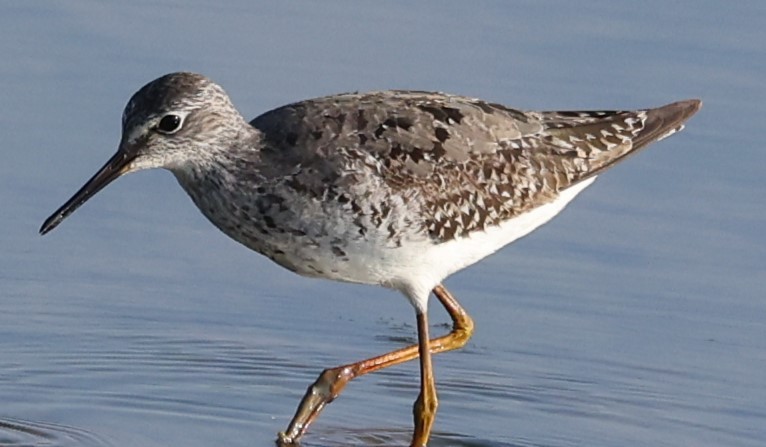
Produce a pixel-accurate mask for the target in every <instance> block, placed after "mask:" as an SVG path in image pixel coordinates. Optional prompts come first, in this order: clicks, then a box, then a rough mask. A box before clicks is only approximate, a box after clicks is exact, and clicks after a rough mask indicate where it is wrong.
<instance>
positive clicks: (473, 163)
mask: <svg viewBox="0 0 766 447" xmlns="http://www.w3.org/2000/svg"><path fill="white" fill-rule="evenodd" d="M698 108H699V102H698V101H686V102H680V103H675V104H670V105H668V106H665V107H661V108H658V109H652V110H640V111H635V112H625V111H603V112H522V111H519V110H515V109H510V108H507V107H504V106H501V105H498V104H492V103H487V102H484V101H480V100H477V99H472V98H466V97H461V96H451V95H444V94H439V93H428V92H405V91H387V92H376V93H367V94H346V95H338V96H333V97H326V98H319V99H316V100H310V101H304V102H301V103H296V104H292V105H289V106H285V107H282V108H280V109H276V110H274V111H271V112H268V113H266V114H264V115H262V116H260V117H258V118H256V119H255V120H254V121H253V122H252V124H253V126H255V127H257V128H259V129H261V130H262V131H263V132H264V135H266V137H267V138H268V139H269V140H270V144H269V145H268V146H269V147H270V148H271V150H272V153H270V154H265V155H266V156H268V157H270V164H271V165H272V166H275V167H278V166H282V167H281V168H277V169H285V170H287V169H289V168H290V166H294V165H295V163H296V160H297V161H298V162H299V163H300V164H301V165H303V166H312V167H313V169H314V170H318V171H320V172H322V173H323V175H322V176H320V177H321V178H322V182H321V183H320V184H317V185H316V192H317V193H319V192H320V191H322V190H323V189H326V188H325V187H326V186H327V185H328V184H331V183H333V182H335V181H336V180H338V179H339V178H342V177H343V175H341V174H342V173H343V171H344V170H346V169H350V168H349V162H350V161H352V162H353V160H363V162H364V163H366V165H365V166H366V167H367V168H368V169H369V170H370V172H372V173H374V174H375V175H378V176H380V177H381V178H382V179H383V182H384V184H385V185H387V187H388V188H391V189H392V190H396V191H397V192H400V193H401V195H403V196H406V197H409V198H411V200H416V201H419V203H420V205H421V209H422V212H421V214H422V215H423V216H426V218H425V219H424V221H423V222H422V223H421V224H422V225H424V226H425V227H426V228H427V230H428V231H429V233H430V234H431V235H432V237H434V238H435V239H437V240H441V241H444V240H449V239H452V238H455V237H459V236H464V235H467V234H469V233H470V232H472V231H475V230H479V229H483V228H486V227H487V226H490V225H494V224H497V223H499V222H501V221H503V220H506V219H509V218H511V217H514V216H517V215H519V214H521V213H524V212H526V211H529V210H530V209H532V208H535V207H537V206H540V205H542V204H544V203H548V202H550V201H551V200H553V199H555V197H556V196H557V195H558V193H559V192H560V191H562V190H563V189H566V188H567V187H569V186H571V185H573V184H575V183H577V182H579V181H581V180H584V179H586V178H588V177H591V176H593V175H596V174H597V173H599V172H601V171H602V170H603V169H606V168H607V167H609V166H611V165H613V164H614V163H616V162H617V161H619V160H621V159H623V158H624V157H625V156H626V155H628V154H630V153H633V152H635V150H636V149H638V148H640V147H642V146H645V145H646V144H648V143H650V142H651V141H654V140H656V139H659V138H661V137H664V136H666V135H668V134H670V133H672V132H673V131H675V130H678V129H679V128H680V126H681V125H682V123H683V121H685V120H686V119H688V118H689V117H690V116H691V115H692V114H693V113H694V112H696V110H697V109H698ZM307 177H308V176H307ZM311 177H313V178H315V179H316V178H317V176H316V175H315V173H312V175H311Z"/></svg>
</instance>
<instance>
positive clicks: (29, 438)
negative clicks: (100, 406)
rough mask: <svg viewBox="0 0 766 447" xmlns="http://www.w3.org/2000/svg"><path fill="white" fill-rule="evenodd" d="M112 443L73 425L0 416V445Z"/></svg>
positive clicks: (80, 446) (85, 446)
mask: <svg viewBox="0 0 766 447" xmlns="http://www.w3.org/2000/svg"><path fill="white" fill-rule="evenodd" d="M112 445H113V444H111V443H109V442H108V441H106V440H104V439H103V438H101V437H99V436H98V435H95V434H93V433H90V432H87V431H85V430H82V429H79V428H75V427H69V426H66V425H57V424H48V423H45V422H31V421H23V420H19V419H9V418H0V446H3V447H21V446H24V447H33V446H46V447H68V446H78V447H89V446H99V447H104V446H112Z"/></svg>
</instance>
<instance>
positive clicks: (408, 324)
mask: <svg viewBox="0 0 766 447" xmlns="http://www.w3.org/2000/svg"><path fill="white" fill-rule="evenodd" d="M2 10H3V13H2V14H0V37H2V39H0V52H1V53H0V54H3V56H4V57H3V58H2V60H1V62H0V79H2V81H3V88H2V104H3V108H2V111H0V116H1V117H2V119H0V134H1V135H3V145H2V147H3V161H2V163H0V208H1V209H2V210H3V213H2V219H1V220H0V225H2V226H1V227H0V228H1V229H2V231H0V253H2V254H3V256H0V445H3V446H22V445H23V446H30V445H33V446H42V445H54V446H75V445H76V446H83V445H84V446H132V445H136V446H139V445H140V446H167V445H185V446H208V445H231V446H238V445H242V446H244V445H247V446H252V445H273V444H272V442H273V439H274V438H275V434H276V432H277V431H279V430H283V429H284V428H285V427H286V424H287V422H288V421H289V419H290V417H291V416H292V413H293V411H294V409H295V406H296V405H297V403H298V401H299V399H300V397H301V396H302V394H303V392H304V390H305V387H306V386H307V385H308V384H309V383H310V382H311V381H313V380H314V379H315V377H316V375H317V374H318V373H319V372H320V371H321V369H322V368H324V367H328V366H335V365H338V364H342V363H345V362H349V361H353V360H358V359H362V358H364V357H366V356H370V355H373V354H379V353H382V352H385V351H388V350H391V349H395V348H399V347H401V346H403V345H405V344H407V343H411V342H413V341H414V318H413V314H412V311H411V309H410V308H409V306H408V305H407V304H406V301H405V300H404V299H402V298H401V297H399V296H397V295H396V294H395V293H393V292H390V291H386V290H378V289H375V288H369V287H362V286H352V285H344V284H337V283H331V282H327V281H318V280H308V279H304V278H300V277H296V276H295V275H293V274H291V273H289V272H286V271H283V270H282V269H280V268H279V267H277V266H275V265H273V264H271V263H270V262H269V261H268V260H266V259H264V258H262V257H260V256H258V255H256V254H254V253H251V252H249V251H247V250H246V249H244V248H243V247H240V246H239V245H237V244H236V243H234V242H232V241H229V240H228V239H227V238H226V237H225V236H223V235H222V234H219V233H218V232H217V231H216V230H215V229H214V228H212V227H211V226H210V225H209V224H208V223H207V222H206V221H205V220H204V218H203V217H202V216H201V215H200V214H199V213H198V211H197V210H196V209H195V208H194V207H193V206H192V205H191V203H190V201H189V199H188V198H187V197H186V196H185V195H184V194H183V192H182V191H181V190H180V188H179V187H178V186H177V185H176V184H175V181H174V180H173V178H172V176H170V175H169V174H168V173H166V172H159V171H155V172H144V173H140V174H136V175H132V176H128V177H126V178H124V179H120V180H119V181H118V182H116V183H115V184H114V185H112V186H110V187H109V188H107V189H106V190H105V191H103V192H101V193H100V194H99V195H98V196H97V197H96V198H95V199H93V200H92V201H91V202H90V203H88V204H87V205H86V206H84V207H83V208H82V209H80V210H79V211H78V212H77V213H76V214H75V215H73V216H72V217H70V218H69V219H68V220H67V221H66V222H65V223H64V224H63V225H62V226H61V227H60V228H58V229H56V231H55V232H54V233H52V234H50V235H48V236H46V237H44V238H41V237H39V236H38V235H37V234H36V231H37V228H38V227H39V225H40V223H41V222H42V220H43V219H44V218H45V217H46V216H47V215H48V214H49V213H50V212H52V211H53V210H54V209H55V208H56V207H57V206H59V205H60V204H61V203H63V201H64V200H65V199H66V198H68V197H69V196H70V195H71V194H72V193H73V192H74V191H75V190H76V188H78V187H79V186H80V185H81V184H82V182H84V181H85V180H86V179H87V178H88V177H89V176H90V175H91V174H92V173H94V172H95V170H96V169H97V168H98V167H100V166H101V164H102V163H103V162H104V161H105V160H106V159H107V158H108V157H109V156H110V155H111V154H112V152H113V150H114V149H115V148H116V144H117V141H118V138H119V120H120V114H121V112H122V107H123V106H124V104H125V102H126V101H127V99H128V98H129V96H130V95H131V94H132V93H133V92H134V91H135V90H136V89H137V88H138V87H140V86H141V85H143V84H144V83H145V82H147V81H149V80H151V79H153V78H155V77H157V76H159V75H161V74H164V73H166V72H169V71H175V70H179V69H189V70H194V71H198V72H202V73H205V74H207V75H209V76H211V77H212V78H213V79H215V80H217V81H218V82H219V83H221V84H222V85H224V86H225V88H226V89H227V90H228V91H229V93H230V95H231V96H232V98H233V100H234V102H235V104H237V105H238V107H239V108H240V110H241V111H242V112H243V113H244V114H245V115H246V116H249V117H253V116H255V115H257V114H258V113H260V112H263V111H265V110H268V109H269V108H271V107H274V106H277V105H280V104H283V103H286V102H289V101H293V100H297V99H302V98H306V97H312V96H319V95H323V94H328V93H333V92H339V91H347V90H356V89H361V90H365V89H380V88H419V89H437V90H444V91H450V92H455V93H462V94H468V95H474V96H480V97H483V98H486V99H489V100H493V101H497V102H502V103H507V104H509V105H514V106H518V107H526V108H540V109H542V108H565V109H572V108H580V107H593V108H611V107H639V106H653V105H660V104H663V103H665V102H669V101H672V100H676V99H682V98H686V97H701V98H702V99H703V100H704V101H705V107H704V109H703V110H702V112H700V114H699V115H698V116H696V117H695V118H694V119H693V120H692V121H691V122H690V124H689V126H688V129H687V130H686V131H684V132H683V133H681V134H680V135H677V136H674V137H673V138H671V139H669V140H667V141H665V142H662V143H660V144H658V145H656V146H655V147H654V148H653V149H651V150H649V151H647V152H645V153H644V154H642V155H640V156H638V157H636V158H633V159H631V160H630V161H628V162H627V163H625V164H624V165H620V166H619V167H617V168H615V169H614V170H612V171H610V172H609V173H607V174H605V175H603V176H602V178H601V179H600V180H599V181H598V182H596V184H595V185H594V186H593V187H591V188H589V190H587V191H586V192H585V193H583V195H582V196H581V197H580V198H578V199H577V200H575V203H573V205H572V206H571V207H570V208H569V209H568V210H567V211H566V212H564V213H563V214H562V215H561V216H560V217H558V218H557V219H556V220H555V221H554V222H552V223H551V224H549V225H547V226H546V227H544V228H543V229H541V230H539V231H538V232H536V233H535V234H534V235H533V236H531V237H528V238H526V239H524V240H522V241H519V242H518V243H516V244H514V245H513V247H511V248H508V249H506V250H503V251H502V252H501V253H499V254H498V255H496V256H493V257H491V258H490V259H488V260H486V261H484V262H482V263H481V264H479V265H478V266H476V267H474V268H471V269H469V270H467V271H464V272H461V273H460V274H457V275H455V276H454V277H452V278H450V279H449V280H448V281H447V286H448V287H450V289H451V290H452V291H453V292H454V293H455V295H456V296H457V297H458V298H459V299H461V301H462V303H463V304H464V305H465V307H466V308H467V309H468V310H469V311H470V312H471V314H472V315H473V317H474V318H475V320H476V323H477V331H476V335H475V337H474V338H473V339H472V340H471V342H470V343H469V345H468V346H467V347H466V348H465V349H464V350H462V351H460V352H456V353H448V354H444V355H440V356H437V357H435V367H436V375H437V383H438V389H439V392H440V397H441V407H440V409H439V414H438V417H437V422H436V426H435V434H434V439H433V442H432V445H434V446H455V445H457V446H492V447H500V446H551V447H553V446H557V447H558V446H585V445H587V446H622V445H630V446H653V447H657V446H678V445H694V446H720V445H726V446H761V445H763V443H764V439H766V428H764V427H766V404H764V402H766V374H764V373H763V371H765V370H766V318H765V317H766V300H764V292H763V291H764V290H766V280H765V278H764V266H765V265H766V249H764V247H765V246H766V244H765V243H764V242H766V238H764V235H763V234H764V233H763V227H764V224H765V223H766V209H765V208H764V205H763V203H764V202H763V197H764V196H766V183H764V181H763V177H762V170H763V166H764V165H766V156H765V155H764V151H763V142H762V132H761V130H760V129H761V128H762V127H763V123H762V121H763V120H762V117H763V104H764V103H766V94H765V93H766V90H764V88H763V79H764V75H766V64H764V61H765V60H766V54H765V53H766V51H764V44H763V43H764V42H766V31H764V28H763V26H762V24H763V23H766V7H764V6H763V4H762V3H761V2H757V1H750V2H737V3H731V4H726V5H724V4H721V3H718V2H693V3H692V2H689V3H686V4H684V3H682V2H677V3H666V2H659V1H650V2H644V3H641V4H627V3H618V2H606V1H604V2H587V3H586V2H578V3H571V4H570V3H546V4H542V3H538V2H514V3H513V4H511V3H507V2H486V3H482V4H480V5H479V4H474V3H468V2H465V4H459V3H457V2H455V3H452V4H445V3H438V4H436V3H428V2H423V3H418V4H405V3H390V2H389V3H385V4H373V3H364V4H361V3H357V2H334V3H327V2H323V3H313V2H281V3H279V4H278V5H277V4H274V3H264V4H253V2H245V1H242V2H239V3H238V4H233V5H230V6H227V7H226V8H214V7H212V6H210V5H208V4H206V3H204V2H177V3H174V2H165V3H164V4H161V5H158V4H156V3H155V2H132V3H127V2H123V3H122V4H110V3H102V2H88V1H73V2H67V3H65V4H61V5H56V4H54V3H50V4H48V3H34V2H6V3H4V4H3V6H2ZM431 318H432V320H433V322H434V328H433V329H432V331H433V332H434V333H440V332H443V331H446V330H447V327H445V323H446V322H448V317H447V316H446V315H445V314H444V312H443V311H441V310H440V309H437V308H436V306H434V308H433V310H432V317H431ZM416 394H417V369H416V365H414V364H413V365H404V366H401V367H396V368H393V369H390V370H387V371H383V372H380V373H376V374H373V375H370V376H367V377H364V378H362V379H359V380H358V381H354V382H352V383H351V384H350V385H349V386H348V388H347V389H346V391H345V393H344V394H343V395H342V396H341V397H340V398H339V399H338V400H337V401H336V402H334V403H333V404H331V405H330V406H328V408H327V409H326V411H325V412H324V413H323V415H322V417H320V418H319V420H318V422H317V423H316V424H315V425H314V426H312V428H311V430H310V432H309V435H308V436H307V437H306V438H305V445H307V446H309V447H325V446H346V445H392V444H393V445H406V444H407V440H408V438H409V433H410V429H411V416H410V406H411V403H412V401H413V400H414V398H415V396H416Z"/></svg>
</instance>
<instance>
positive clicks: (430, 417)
mask: <svg viewBox="0 0 766 447" xmlns="http://www.w3.org/2000/svg"><path fill="white" fill-rule="evenodd" d="M417 318H418V348H419V349H418V354H419V356H420V395H418V398H417V400H416V401H415V405H414V406H413V408H412V415H413V416H414V419H415V431H414V433H413V434H412V443H411V444H410V445H411V447H425V446H426V445H427V444H428V438H430V437H431V428H432V427H433V425H434V420H435V419H436V408H437V407H438V406H439V399H438V397H437V396H436V383H435V382H434V369H433V365H432V363H431V351H430V347H429V344H430V343H429V340H428V315H427V314H425V313H418V316H417Z"/></svg>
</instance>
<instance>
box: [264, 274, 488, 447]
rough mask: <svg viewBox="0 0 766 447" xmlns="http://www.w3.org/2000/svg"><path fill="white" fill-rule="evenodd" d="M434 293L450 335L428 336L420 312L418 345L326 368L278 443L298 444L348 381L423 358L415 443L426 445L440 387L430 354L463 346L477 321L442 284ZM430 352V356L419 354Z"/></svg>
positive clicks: (417, 404) (285, 444)
mask: <svg viewBox="0 0 766 447" xmlns="http://www.w3.org/2000/svg"><path fill="white" fill-rule="evenodd" d="M433 293H434V295H435V296H436V298H437V299H438V300H439V302H440V303H442V305H443V306H444V309H445V310H446V311H447V313H449V315H450V317H451V318H452V331H451V332H450V333H448V334H446V335H443V336H441V337H438V338H435V339H433V340H429V339H428V319H427V317H426V315H425V314H419V315H418V344H417V345H412V346H408V347H406V348H403V349H398V350H396V351H392V352H389V353H387V354H383V355H380V356H377V357H373V358H370V359H367V360H362V361H361V362H356V363H351V364H348V365H343V366H338V367H336V368H329V369H325V370H324V371H322V373H321V374H320V375H319V377H318V378H317V380H316V381H315V382H314V383H313V384H312V385H311V386H309V388H308V390H307V391H306V394H305V395H304V396H303V400H301V403H300V405H298V410H297V411H296V412H295V416H293V419H292V420H291V421H290V424H289V425H288V426H287V430H285V431H284V432H282V433H279V438H278V440H277V442H278V443H279V444H280V445H283V446H287V445H291V444H295V443H297V441H298V439H300V437H301V436H303V434H304V433H305V432H306V430H307V429H308V427H309V425H311V423H312V422H314V420H315V419H316V418H317V417H318V416H319V413H320V412H321V411H322V409H323V408H324V407H325V405H327V404H328V403H330V402H332V401H333V400H334V399H335V398H336V397H338V395H340V393H341V391H343V388H345V387H346V385H347V384H348V382H349V381H350V380H352V379H354V378H356V377H359V376H363V375H365V374H368V373H371V372H374V371H378V370H380V369H383V368H387V367H389V366H393V365H398V364H399V363H404V362H407V361H410V360H413V359H415V358H418V357H420V358H421V361H420V370H421V379H420V380H421V392H420V396H419V397H418V400H417V401H415V406H414V409H413V412H414V414H415V433H414V435H413V439H412V445H413V446H418V447H420V446H421V445H426V443H427V442H428V437H429V435H430V433H431V427H432V425H433V420H434V416H435V414H436V406H437V400H436V386H435V385H434V378H433V368H432V366H431V356H430V354H437V353H440V352H446V351H451V350H453V349H458V348H462V347H463V346H465V344H466V343H467V342H468V339H470V338H471V335H472V334H473V320H472V319H471V317H470V316H469V315H468V314H467V313H466V312H465V310H464V309H463V308H462V307H461V306H460V303H458V302H457V300H456V299H455V297H453V296H452V294H450V293H449V291H447V289H446V288H444V286H442V285H438V286H436V287H434V289H433ZM420 353H427V354H428V355H422V356H421V355H419V354H420Z"/></svg>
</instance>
